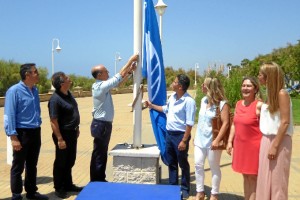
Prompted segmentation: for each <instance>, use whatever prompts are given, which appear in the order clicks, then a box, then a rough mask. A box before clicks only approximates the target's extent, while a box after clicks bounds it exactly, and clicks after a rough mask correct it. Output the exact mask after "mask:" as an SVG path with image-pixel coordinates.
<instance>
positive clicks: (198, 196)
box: [195, 192, 205, 200]
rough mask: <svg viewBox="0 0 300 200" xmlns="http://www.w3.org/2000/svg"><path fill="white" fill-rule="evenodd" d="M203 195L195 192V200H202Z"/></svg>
mask: <svg viewBox="0 0 300 200" xmlns="http://www.w3.org/2000/svg"><path fill="white" fill-rule="evenodd" d="M204 197H205V194H204V192H197V194H196V197H195V200H204Z"/></svg>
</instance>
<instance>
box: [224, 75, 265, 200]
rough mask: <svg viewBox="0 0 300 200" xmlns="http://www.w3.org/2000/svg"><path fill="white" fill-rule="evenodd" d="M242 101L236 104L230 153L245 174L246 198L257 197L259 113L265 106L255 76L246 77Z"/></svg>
mask: <svg viewBox="0 0 300 200" xmlns="http://www.w3.org/2000/svg"><path fill="white" fill-rule="evenodd" d="M241 93H242V97H243V99H242V100H239V101H238V102H237V103H236V107H235V114H234V119H233V124H232V126H231V130H230V136H229V139H228V140H229V141H228V145H227V149H226V150H227V153H228V154H229V155H231V154H232V155H233V156H232V169H233V170H234V171H236V172H238V173H241V174H243V178H244V196H245V200H253V199H255V191H256V182H257V173H258V160H259V147H260V140H261V137H262V134H261V132H260V130H259V116H260V108H261V105H262V102H261V101H260V99H261V93H260V91H259V85H258V82H257V81H256V79H255V78H253V77H246V78H244V79H243V81H242V86H241Z"/></svg>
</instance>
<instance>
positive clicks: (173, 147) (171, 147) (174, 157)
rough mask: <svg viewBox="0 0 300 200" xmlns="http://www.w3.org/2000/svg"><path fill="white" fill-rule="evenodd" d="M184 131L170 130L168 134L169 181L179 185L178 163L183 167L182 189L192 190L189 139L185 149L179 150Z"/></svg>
mask: <svg viewBox="0 0 300 200" xmlns="http://www.w3.org/2000/svg"><path fill="white" fill-rule="evenodd" d="M183 135H184V132H178V131H168V133H167V135H166V159H167V161H168V163H169V166H168V167H169V183H170V184H171V185H178V164H179V167H180V168H181V190H185V191H187V192H189V191H190V164H189V162H188V151H189V141H190V138H189V139H188V141H187V143H186V144H187V146H186V149H185V150H184V151H179V150H178V145H179V143H180V141H181V140H182V138H183Z"/></svg>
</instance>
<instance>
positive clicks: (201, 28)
mask: <svg viewBox="0 0 300 200" xmlns="http://www.w3.org/2000/svg"><path fill="white" fill-rule="evenodd" d="M153 3H154V5H155V4H156V3H157V0H153ZM164 3H165V4H167V6H168V7H167V9H166V11H165V14H164V15H163V17H162V48H163V57H164V65H165V67H173V68H174V69H178V68H184V69H186V70H189V69H193V70H194V69H195V65H196V63H198V64H199V69H197V70H199V71H198V73H202V72H203V70H205V69H207V67H208V66H209V65H214V64H217V65H220V64H224V65H225V66H226V64H227V63H231V64H233V65H239V64H240V63H241V61H242V60H243V59H245V58H247V59H249V60H252V59H254V58H255V57H256V56H258V55H260V54H267V53H270V52H272V50H273V49H277V48H282V47H285V46H287V44H288V43H290V44H296V43H298V40H300V14H299V8H300V1H299V0H285V1H284V0H185V1H184V0H164ZM133 6H134V0H108V1H104V0H86V1H83V0H77V1H74V0H43V1H42V0H26V1H24V0H0V59H3V60H6V61H9V60H13V61H15V62H18V63H25V62H34V63H36V64H37V66H39V67H46V68H47V69H48V71H49V74H51V73H52V68H51V66H52V59H51V55H52V43H53V39H54V38H57V39H59V43H60V47H61V48H62V50H61V52H60V53H57V52H54V71H64V72H65V73H67V74H71V73H72V74H76V75H82V76H87V77H90V78H91V75H90V70H91V67H93V66H95V65H97V64H104V65H105V66H106V67H107V69H108V70H109V71H110V75H113V74H114V67H115V56H116V53H117V52H119V54H120V56H121V58H122V60H121V61H120V62H117V71H118V70H119V69H120V68H121V67H122V66H123V65H125V63H126V61H127V60H128V58H129V57H130V56H131V55H132V54H133V53H134V50H133V41H134V38H133V30H134V27H133ZM158 20H159V17H158ZM53 44H54V47H56V44H57V41H54V43H53Z"/></svg>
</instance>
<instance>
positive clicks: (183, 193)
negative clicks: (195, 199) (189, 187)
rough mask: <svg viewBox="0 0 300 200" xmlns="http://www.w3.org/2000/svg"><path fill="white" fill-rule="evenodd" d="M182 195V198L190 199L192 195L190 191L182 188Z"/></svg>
mask: <svg viewBox="0 0 300 200" xmlns="http://www.w3.org/2000/svg"><path fill="white" fill-rule="evenodd" d="M181 196H182V199H188V198H189V196H190V195H189V192H188V191H186V190H182V191H181Z"/></svg>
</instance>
